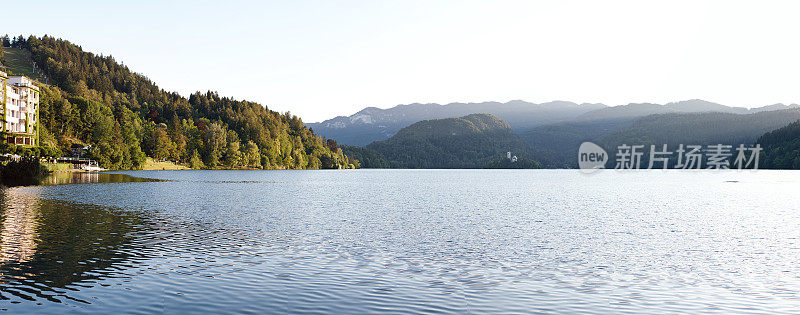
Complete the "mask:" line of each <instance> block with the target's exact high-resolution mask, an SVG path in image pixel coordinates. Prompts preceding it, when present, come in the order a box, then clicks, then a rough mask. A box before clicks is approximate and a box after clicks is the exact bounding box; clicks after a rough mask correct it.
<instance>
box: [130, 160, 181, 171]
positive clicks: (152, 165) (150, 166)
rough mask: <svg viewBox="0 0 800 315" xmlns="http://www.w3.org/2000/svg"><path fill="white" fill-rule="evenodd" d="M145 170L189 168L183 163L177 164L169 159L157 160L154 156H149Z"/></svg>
mask: <svg viewBox="0 0 800 315" xmlns="http://www.w3.org/2000/svg"><path fill="white" fill-rule="evenodd" d="M142 169H144V170H188V169H189V168H188V167H186V166H184V165H181V164H175V163H172V162H169V161H164V162H159V161H155V160H153V159H152V158H147V161H146V162H145V163H144V167H143V168H142Z"/></svg>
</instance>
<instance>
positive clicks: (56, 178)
mask: <svg viewBox="0 0 800 315" xmlns="http://www.w3.org/2000/svg"><path fill="white" fill-rule="evenodd" d="M154 181H158V180H154V179H148V178H139V177H133V176H130V175H126V174H109V173H96V172H67V173H55V174H51V175H49V176H47V177H45V178H44V179H42V180H41V182H40V184H41V185H65V184H88V183H129V182H154Z"/></svg>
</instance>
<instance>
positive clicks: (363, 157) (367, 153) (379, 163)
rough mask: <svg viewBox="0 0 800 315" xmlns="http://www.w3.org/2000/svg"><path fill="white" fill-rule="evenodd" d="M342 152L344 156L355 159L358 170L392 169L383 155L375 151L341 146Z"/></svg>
mask: <svg viewBox="0 0 800 315" xmlns="http://www.w3.org/2000/svg"><path fill="white" fill-rule="evenodd" d="M340 147H341V148H342V151H343V152H344V154H345V155H347V156H350V157H352V158H353V159H355V160H356V161H357V162H358V163H359V165H358V167H360V168H390V167H392V166H391V164H390V163H389V160H387V159H386V157H385V156H383V154H380V153H378V152H377V151H375V150H371V149H367V148H365V147H357V146H352V145H341V146H340Z"/></svg>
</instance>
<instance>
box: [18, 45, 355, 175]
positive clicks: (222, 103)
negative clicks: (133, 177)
mask: <svg viewBox="0 0 800 315" xmlns="http://www.w3.org/2000/svg"><path fill="white" fill-rule="evenodd" d="M3 44H4V45H5V46H9V47H13V48H16V49H22V50H25V51H28V52H29V53H30V58H31V59H32V60H33V61H34V62H35V63H36V65H37V66H38V67H39V68H40V70H41V72H43V73H44V75H45V76H46V77H47V79H48V81H49V82H48V83H49V85H48V86H45V85H42V86H41V101H40V128H41V129H40V138H41V141H40V144H41V146H44V147H50V148H58V149H59V150H60V151H61V152H63V153H68V151H69V147H70V145H71V144H72V143H80V144H90V145H92V146H93V148H92V150H91V152H89V155H90V156H91V157H92V158H94V159H97V160H98V162H99V163H100V164H101V166H103V167H105V168H110V169H130V168H133V169H135V168H139V167H141V166H142V164H143V163H144V160H145V157H146V156H151V157H153V158H155V159H165V160H170V161H175V162H179V163H184V164H188V165H191V166H192V167H193V168H258V169H261V168H263V169H284V168H286V169H307V168H308V169H316V168H345V167H352V166H353V165H354V164H356V163H354V162H355V161H353V160H351V159H349V158H348V157H346V156H345V155H344V154H343V153H342V151H341V149H339V148H338V145H337V144H336V142H335V141H333V140H327V141H326V140H325V139H322V138H320V137H319V136H317V135H316V134H314V132H313V131H312V130H310V129H308V128H307V127H305V126H304V125H303V122H302V121H301V120H300V118H298V117H297V116H293V115H290V114H288V113H286V114H281V113H278V112H275V111H271V110H268V109H267V108H266V107H265V106H263V105H261V104H258V103H253V102H248V101H240V100H234V99H231V98H226V97H220V96H219V95H218V94H217V93H215V92H205V93H202V92H196V93H194V94H192V95H190V96H189V97H188V98H185V97H183V96H181V95H179V94H177V93H175V92H168V91H164V90H162V89H160V88H159V87H158V86H157V85H156V84H155V83H154V82H152V81H150V80H149V79H148V78H147V77H145V76H143V75H141V74H137V73H135V72H133V71H131V70H130V69H128V68H127V67H126V66H124V65H121V64H120V63H118V62H117V61H116V60H114V58H113V57H111V56H98V55H95V54H92V53H90V52H85V51H83V50H82V49H81V47H80V46H77V45H74V44H72V43H70V42H68V41H66V40H62V39H56V38H53V37H49V36H44V37H41V38H38V37H33V36H31V37H28V38H23V37H17V38H14V39H9V38H8V37H4V38H3Z"/></svg>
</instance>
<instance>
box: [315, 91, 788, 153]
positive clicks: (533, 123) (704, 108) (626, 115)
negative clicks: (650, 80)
mask: <svg viewBox="0 0 800 315" xmlns="http://www.w3.org/2000/svg"><path fill="white" fill-rule="evenodd" d="M790 108H800V106H799V105H797V104H792V105H783V104H775V105H769V106H763V107H758V108H752V109H747V108H743V107H730V106H725V105H721V104H717V103H713V102H708V101H703V100H688V101H681V102H674V103H668V104H664V105H661V104H652V103H633V104H628V105H620V106H606V105H604V104H591V103H584V104H576V103H573V102H565V101H553V102H548V103H541V104H534V103H529V102H525V101H518V100H517V101H510V102H507V103H499V102H484V103H451V104H447V105H440V104H410V105H398V106H395V107H392V108H388V109H380V108H375V107H367V108H365V109H363V110H361V111H359V112H357V113H355V114H353V115H351V116H339V117H335V118H332V119H328V120H325V121H323V122H319V123H308V124H306V125H307V126H309V127H311V128H313V129H314V131H315V132H316V133H317V134H319V135H321V136H323V137H326V138H330V139H335V140H336V141H338V142H339V143H341V144H347V145H357V146H365V145H367V144H370V143H372V142H374V141H380V140H386V139H388V138H390V137H391V136H392V135H394V134H395V133H397V132H398V131H400V129H402V128H404V127H407V126H409V125H411V124H414V123H416V122H419V121H423V120H431V119H441V118H456V117H462V116H466V115H469V114H476V113H487V114H492V115H494V116H496V117H498V118H500V119H501V120H503V121H505V122H506V123H508V124H509V125H510V127H511V129H512V130H513V131H514V132H515V133H518V134H524V133H526V132H528V131H531V130H533V129H534V128H537V127H541V126H546V125H551V124H555V123H561V122H586V121H603V120H611V121H613V120H633V119H635V118H639V117H644V116H648V115H653V114H667V113H702V112H721V113H731V114H750V113H757V112H763V111H772V110H781V109H790Z"/></svg>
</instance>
